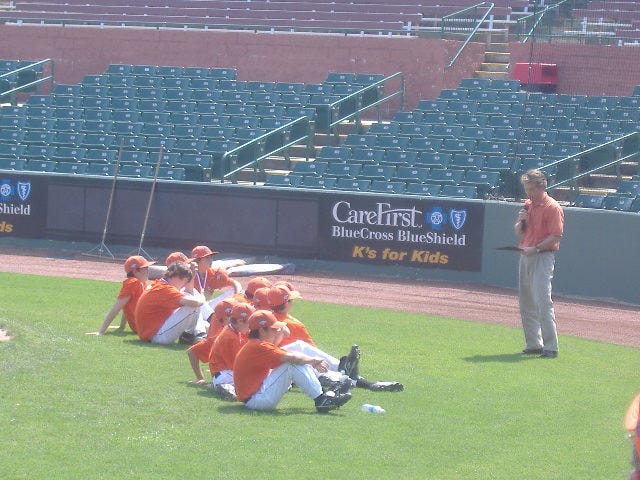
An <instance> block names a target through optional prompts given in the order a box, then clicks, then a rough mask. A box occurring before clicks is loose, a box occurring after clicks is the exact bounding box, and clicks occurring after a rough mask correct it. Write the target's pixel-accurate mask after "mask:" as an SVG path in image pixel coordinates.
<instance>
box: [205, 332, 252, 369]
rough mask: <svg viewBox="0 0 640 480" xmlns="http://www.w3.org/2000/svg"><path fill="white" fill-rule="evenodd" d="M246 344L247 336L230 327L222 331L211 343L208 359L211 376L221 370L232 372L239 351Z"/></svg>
mask: <svg viewBox="0 0 640 480" xmlns="http://www.w3.org/2000/svg"><path fill="white" fill-rule="evenodd" d="M245 343H247V336H246V335H245V334H244V333H240V332H238V331H237V330H236V329H235V328H233V327H232V326H231V325H227V326H226V327H225V328H223V329H222V332H220V335H218V338H216V340H215V342H213V350H212V351H211V357H210V359H209V370H210V371H211V375H213V374H215V373H217V372H221V371H223V370H232V369H233V362H234V360H235V359H236V355H237V354H238V352H239V351H240V349H241V348H242V347H243V346H244V344H245Z"/></svg>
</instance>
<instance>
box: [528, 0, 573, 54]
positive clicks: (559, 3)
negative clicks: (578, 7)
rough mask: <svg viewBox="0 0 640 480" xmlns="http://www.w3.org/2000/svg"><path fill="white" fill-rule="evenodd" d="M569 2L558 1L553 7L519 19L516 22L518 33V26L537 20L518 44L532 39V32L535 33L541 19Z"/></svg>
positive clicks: (565, 0)
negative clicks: (533, 19)
mask: <svg viewBox="0 0 640 480" xmlns="http://www.w3.org/2000/svg"><path fill="white" fill-rule="evenodd" d="M568 1H569V0H560V1H559V2H558V3H556V4H555V5H549V6H547V7H545V8H544V9H543V10H540V11H539V12H533V13H531V14H530V15H526V16H524V17H520V18H518V19H517V20H516V25H517V26H518V27H517V30H518V31H520V27H519V26H520V24H521V23H523V24H525V26H526V22H527V21H528V20H529V19H531V18H535V17H538V18H537V20H535V21H534V23H533V26H532V27H531V29H530V30H529V32H528V33H525V34H524V35H523V37H524V38H523V39H522V40H521V41H520V43H526V41H527V40H528V39H529V38H531V37H533V32H535V30H536V28H538V25H539V24H540V22H541V21H542V18H543V17H544V16H545V15H546V14H547V13H548V12H549V11H550V10H555V9H556V8H558V7H559V6H560V5H563V4H565V3H567V2H568Z"/></svg>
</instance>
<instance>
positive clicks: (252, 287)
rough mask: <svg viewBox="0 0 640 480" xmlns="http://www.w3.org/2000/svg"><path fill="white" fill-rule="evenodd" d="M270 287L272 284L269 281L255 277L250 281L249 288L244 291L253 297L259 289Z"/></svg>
mask: <svg viewBox="0 0 640 480" xmlns="http://www.w3.org/2000/svg"><path fill="white" fill-rule="evenodd" d="M270 286H271V282H270V281H269V280H268V279H266V278H264V277H253V278H252V279H251V280H249V283H247V288H245V289H244V292H245V293H246V294H249V296H251V297H252V296H253V294H254V293H255V291H256V290H257V289H259V288H263V287H270Z"/></svg>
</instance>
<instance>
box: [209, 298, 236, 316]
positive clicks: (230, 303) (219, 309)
mask: <svg viewBox="0 0 640 480" xmlns="http://www.w3.org/2000/svg"><path fill="white" fill-rule="evenodd" d="M236 304H237V302H236V301H235V300H233V299H231V298H225V299H224V300H220V301H219V302H218V303H217V304H216V306H215V307H214V308H213V317H214V318H215V319H216V320H222V319H224V318H226V317H228V316H230V315H231V312H232V310H233V307H235V306H236Z"/></svg>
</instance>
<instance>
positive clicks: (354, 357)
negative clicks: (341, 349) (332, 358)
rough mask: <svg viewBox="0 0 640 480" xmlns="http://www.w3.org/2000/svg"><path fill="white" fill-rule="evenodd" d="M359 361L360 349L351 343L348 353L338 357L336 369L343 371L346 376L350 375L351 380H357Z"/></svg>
mask: <svg viewBox="0 0 640 480" xmlns="http://www.w3.org/2000/svg"><path fill="white" fill-rule="evenodd" d="M359 363H360V349H359V348H358V345H352V346H351V351H350V352H349V355H347V356H346V357H342V358H341V359H340V363H339V365H338V370H340V371H343V372H344V374H345V375H346V376H348V377H351V378H352V379H353V380H357V379H358V366H359Z"/></svg>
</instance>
